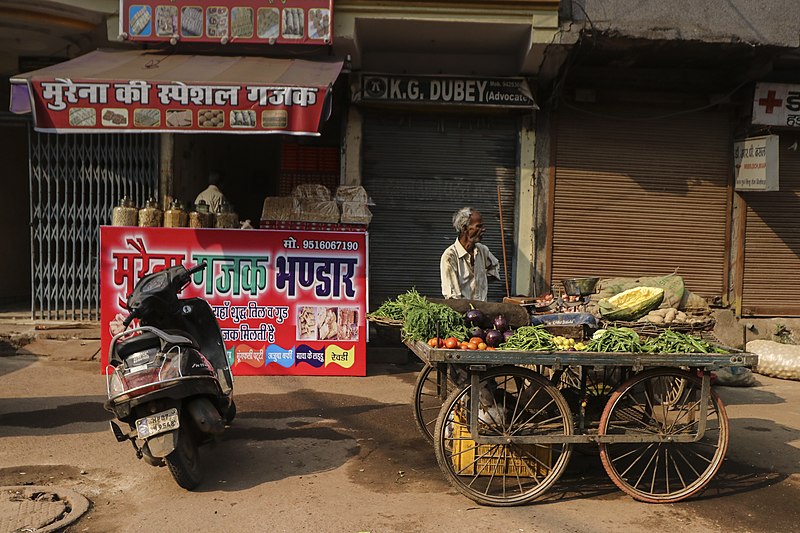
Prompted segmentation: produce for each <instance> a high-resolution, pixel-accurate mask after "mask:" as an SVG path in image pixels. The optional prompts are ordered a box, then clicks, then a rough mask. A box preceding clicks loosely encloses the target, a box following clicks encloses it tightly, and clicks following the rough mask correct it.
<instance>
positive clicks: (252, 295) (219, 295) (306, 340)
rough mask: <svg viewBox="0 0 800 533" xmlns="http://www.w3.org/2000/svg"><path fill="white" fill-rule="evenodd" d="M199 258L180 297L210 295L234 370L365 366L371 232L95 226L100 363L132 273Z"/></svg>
mask: <svg viewBox="0 0 800 533" xmlns="http://www.w3.org/2000/svg"><path fill="white" fill-rule="evenodd" d="M203 262H205V263H206V264H207V265H208V266H207V267H206V268H205V269H204V270H202V271H200V272H197V273H195V274H194V275H193V277H192V281H191V282H190V283H189V285H188V286H187V287H186V288H185V289H184V290H183V292H182V293H181V294H180V297H181V298H191V297H199V298H203V299H205V300H206V301H207V302H208V303H209V305H211V308H212V310H213V311H214V315H215V316H216V317H217V321H218V322H219V324H220V328H221V330H222V337H223V339H224V341H225V348H226V351H227V354H228V360H229V361H230V363H231V367H232V368H233V372H234V374H237V375H320V376H322V375H325V376H334V375H336V376H363V375H365V372H366V340H367V339H366V336H367V328H366V316H365V315H366V312H367V303H366V302H367V233H366V232H354V231H293V230H224V229H189V228H139V227H116V226H103V227H101V228H100V291H101V292H100V294H101V298H100V301H101V306H100V321H101V324H102V328H101V341H102V342H101V345H102V349H101V355H102V358H101V360H102V361H101V362H102V367H101V368H102V369H106V367H107V363H108V348H109V345H110V342H111V337H112V334H111V331H110V329H109V324H110V323H111V321H113V320H114V319H115V317H116V316H117V315H118V314H121V315H122V316H123V317H124V316H127V311H126V310H125V301H126V300H127V296H128V295H129V294H130V293H131V292H132V291H133V287H134V286H135V284H136V282H137V281H138V280H139V279H141V278H142V277H144V276H145V275H146V274H148V273H150V272H158V271H159V270H163V269H164V268H168V267H170V266H174V265H178V264H185V265H186V266H187V267H192V266H195V265H196V264H198V263H203Z"/></svg>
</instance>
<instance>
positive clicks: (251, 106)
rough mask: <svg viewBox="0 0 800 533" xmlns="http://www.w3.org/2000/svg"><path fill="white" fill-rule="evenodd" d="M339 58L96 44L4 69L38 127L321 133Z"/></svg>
mask: <svg viewBox="0 0 800 533" xmlns="http://www.w3.org/2000/svg"><path fill="white" fill-rule="evenodd" d="M341 68H342V62H341V61H325V60H313V61H310V60H301V59H273V58H266V57H224V56H200V55H181V54H165V53H163V52H152V51H146V50H133V51H130V50H126V51H112V50H98V51H95V52H91V53H89V54H86V55H84V56H81V57H78V58H75V59H72V60H70V61H66V62H64V63H59V64H58V65H53V66H50V67H47V68H43V69H40V70H35V71H33V72H27V73H25V74H19V75H17V76H13V77H12V78H11V80H10V81H11V85H12V88H11V111H12V112H14V113H28V112H31V111H32V112H33V114H34V122H35V129H36V130H37V131H42V132H58V133H66V132H70V133H77V132H92V133H98V132H183V133H203V132H205V133H251V134H252V133H285V134H293V135H319V128H320V125H321V123H322V122H324V121H325V120H326V119H327V118H328V115H329V114H330V105H331V102H330V100H331V96H330V95H331V88H332V85H333V83H334V82H335V81H336V78H337V76H338V75H339V72H340V71H341Z"/></svg>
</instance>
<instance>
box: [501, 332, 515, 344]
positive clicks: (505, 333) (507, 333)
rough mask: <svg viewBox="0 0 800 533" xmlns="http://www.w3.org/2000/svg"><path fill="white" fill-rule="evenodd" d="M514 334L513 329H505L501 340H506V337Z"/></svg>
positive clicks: (508, 337)
mask: <svg viewBox="0 0 800 533" xmlns="http://www.w3.org/2000/svg"><path fill="white" fill-rule="evenodd" d="M513 336H514V331H513V330H510V329H507V330H505V331H504V332H503V342H508V339H510V338H511V337H513Z"/></svg>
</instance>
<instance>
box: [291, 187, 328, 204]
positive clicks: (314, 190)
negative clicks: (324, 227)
mask: <svg viewBox="0 0 800 533" xmlns="http://www.w3.org/2000/svg"><path fill="white" fill-rule="evenodd" d="M292 196H294V197H295V198H299V199H301V200H319V201H321V202H324V201H329V200H330V199H331V191H330V189H328V188H327V187H326V186H324V185H320V184H319V183H303V184H301V185H298V186H297V187H295V188H294V192H293V193H292Z"/></svg>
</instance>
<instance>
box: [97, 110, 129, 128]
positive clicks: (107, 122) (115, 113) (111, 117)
mask: <svg viewBox="0 0 800 533" xmlns="http://www.w3.org/2000/svg"><path fill="white" fill-rule="evenodd" d="M102 124H103V126H127V125H128V110H127V109H121V108H106V109H103V114H102Z"/></svg>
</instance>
